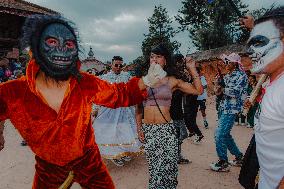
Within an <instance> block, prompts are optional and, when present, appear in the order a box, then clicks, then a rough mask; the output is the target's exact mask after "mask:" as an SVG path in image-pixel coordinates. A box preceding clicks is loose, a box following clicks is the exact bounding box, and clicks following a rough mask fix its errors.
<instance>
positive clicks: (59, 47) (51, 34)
mask: <svg viewBox="0 0 284 189" xmlns="http://www.w3.org/2000/svg"><path fill="white" fill-rule="evenodd" d="M39 52H40V55H41V57H42V58H43V59H44V62H45V63H46V65H47V67H49V68H50V69H51V70H54V71H56V70H64V69H68V68H69V67H70V66H71V65H72V64H74V62H75V61H76V59H77V57H78V48H77V44H76V38H75V36H74V35H73V33H72V32H71V31H70V30H69V29H68V28H67V27H66V26H64V25H63V24H59V23H54V24H50V25H48V26H47V27H46V28H45V29H44V31H43V33H42V35H41V38H40V43H39Z"/></svg>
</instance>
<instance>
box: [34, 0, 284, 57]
mask: <svg viewBox="0 0 284 189" xmlns="http://www.w3.org/2000/svg"><path fill="white" fill-rule="evenodd" d="M28 1H29V2H32V3H35V4H38V5H40V6H44V7H47V8H50V9H53V10H55V11H58V12H60V13H62V14H63V16H65V17H66V18H68V19H70V20H72V21H73V22H74V23H75V24H76V26H77V27H78V29H79V34H80V39H81V45H82V47H83V52H85V53H84V54H83V55H82V56H83V57H86V55H87V53H88V50H89V47H90V46H92V47H93V50H94V53H95V57H96V58H98V59H99V60H102V61H106V60H110V59H111V58H112V57H113V56H114V55H121V56H122V57H124V60H125V62H129V61H132V60H133V59H135V58H136V57H138V56H139V55H141V54H142V52H141V43H142V40H143V39H144V36H143V34H145V33H147V32H148V22H147V18H149V17H150V16H151V15H152V14H153V10H154V5H159V4H162V5H163V7H165V8H166V9H167V11H168V13H169V15H170V16H171V17H173V16H174V15H176V14H177V11H178V9H179V8H180V7H181V1H176V0H82V1H76V0H60V1H58V0H28ZM280 1H281V2H280ZM243 2H245V3H248V4H249V7H250V9H256V8H261V7H268V6H270V5H271V4H272V3H273V2H276V3H278V4H282V5H283V4H284V2H283V0H253V1H252V0H243ZM175 25H177V24H175ZM176 40H178V41H180V42H181V43H182V46H181V49H180V50H181V52H182V53H186V52H187V50H188V46H189V45H190V44H189V43H188V41H189V39H188V34H187V33H186V32H185V33H180V34H178V35H177V36H176ZM194 50H195V49H194V48H192V49H191V50H190V51H191V52H192V51H194Z"/></svg>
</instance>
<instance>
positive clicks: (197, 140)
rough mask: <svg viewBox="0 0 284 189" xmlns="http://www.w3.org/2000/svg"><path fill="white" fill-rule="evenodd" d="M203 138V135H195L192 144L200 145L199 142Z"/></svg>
mask: <svg viewBox="0 0 284 189" xmlns="http://www.w3.org/2000/svg"><path fill="white" fill-rule="evenodd" d="M203 138H204V136H203V135H201V136H197V135H195V138H194V140H193V143H194V144H201V140H202V139H203Z"/></svg>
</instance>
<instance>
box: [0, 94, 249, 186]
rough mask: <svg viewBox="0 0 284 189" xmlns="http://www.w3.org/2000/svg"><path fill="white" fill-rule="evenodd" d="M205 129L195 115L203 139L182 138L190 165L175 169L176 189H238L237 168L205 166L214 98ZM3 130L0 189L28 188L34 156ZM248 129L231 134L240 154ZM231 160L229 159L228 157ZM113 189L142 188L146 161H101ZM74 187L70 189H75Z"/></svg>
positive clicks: (212, 155)
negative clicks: (121, 164) (223, 169)
mask: <svg viewBox="0 0 284 189" xmlns="http://www.w3.org/2000/svg"><path fill="white" fill-rule="evenodd" d="M207 105H208V109H207V114H208V120H209V126H210V128H209V129H207V130H206V129H204V128H203V127H202V126H203V124H202V118H201V115H200V113H199V114H198V124H199V125H200V128H201V130H202V132H203V134H204V136H205V139H204V141H203V143H202V144H200V145H195V144H193V143H192V141H191V140H190V139H186V140H185V142H184V144H183V146H182V150H183V154H184V156H185V157H188V158H190V159H191V160H192V161H193V163H192V164H189V165H180V166H179V177H178V179H179V185H178V189H205V188H206V189H241V188H242V187H241V186H240V185H239V183H238V174H239V170H240V168H237V167H232V168H231V171H230V172H229V173H215V172H212V171H210V170H209V164H210V163H211V162H213V161H216V160H217V157H216V152H215V144H214V130H215V127H216V111H215V104H214V98H211V99H209V100H208V102H207ZM5 125H6V128H5V131H4V135H5V139H6V144H5V148H4V149H3V150H2V151H1V152H0V178H1V179H0V189H30V188H31V185H32V179H33V175H34V155H33V153H32V152H31V150H30V149H29V148H28V147H22V146H20V142H21V138H20V136H19V135H18V133H17V131H16V130H15V129H14V127H13V126H12V124H11V123H10V122H9V121H7V122H6V123H5ZM252 132H253V131H252V129H248V128H246V127H241V126H236V127H234V128H233V131H232V134H233V136H234V138H235V139H236V143H237V144H238V145H239V147H240V148H241V150H242V151H243V152H244V151H245V149H246V147H247V145H248V142H249V140H250V138H251V135H252ZM231 158H232V157H231ZM105 162H106V164H107V167H108V169H109V171H110V173H111V175H112V177H113V180H114V182H115V184H116V187H117V189H146V188H147V182H148V172H147V162H146V160H145V157H144V156H140V157H136V158H134V159H133V161H131V162H128V163H127V164H126V165H125V166H124V167H116V166H115V165H113V164H112V163H111V162H109V161H105ZM79 188H80V187H79V186H78V185H77V184H74V185H73V186H72V189H79Z"/></svg>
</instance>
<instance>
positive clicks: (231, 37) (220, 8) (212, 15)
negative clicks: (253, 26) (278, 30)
mask: <svg viewBox="0 0 284 189" xmlns="http://www.w3.org/2000/svg"><path fill="white" fill-rule="evenodd" d="M233 2H234V3H235V5H236V6H237V8H238V9H239V10H240V12H241V13H242V15H245V14H246V13H247V7H248V6H247V5H245V4H243V3H242V2H240V1H239V0H233ZM238 19H239V18H238V15H237V14H236V13H235V11H234V9H233V8H232V7H231V5H230V4H229V3H228V1H226V0H215V1H213V3H208V1H207V0H183V1H182V8H181V9H179V14H178V15H177V16H176V20H177V21H178V22H179V24H180V27H179V29H180V30H181V31H185V30H187V31H189V37H190V38H191V39H192V42H193V44H194V45H195V46H196V47H197V48H198V49H199V50H207V49H212V48H218V47H222V46H225V45H229V44H232V43H235V42H242V41H245V40H246V39H247V37H248V31H245V30H241V29H240V26H239V22H238Z"/></svg>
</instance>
